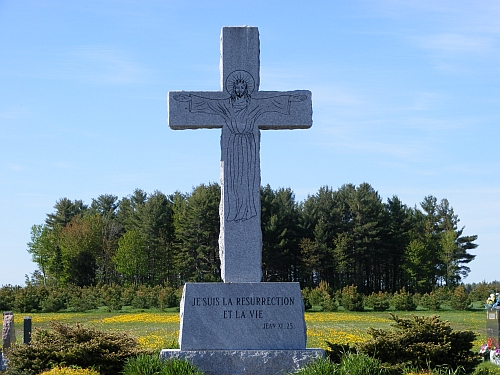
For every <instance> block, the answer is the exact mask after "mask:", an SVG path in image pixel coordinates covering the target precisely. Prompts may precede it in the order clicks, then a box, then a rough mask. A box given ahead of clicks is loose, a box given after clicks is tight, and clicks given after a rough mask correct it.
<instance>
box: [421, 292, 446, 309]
mask: <svg viewBox="0 0 500 375" xmlns="http://www.w3.org/2000/svg"><path fill="white" fill-rule="evenodd" d="M420 304H421V305H422V306H423V307H425V308H426V309H428V310H433V311H436V310H439V307H440V306H441V301H440V300H439V299H438V297H437V296H436V295H435V294H434V293H433V292H430V293H425V294H424V295H423V296H422V298H420Z"/></svg>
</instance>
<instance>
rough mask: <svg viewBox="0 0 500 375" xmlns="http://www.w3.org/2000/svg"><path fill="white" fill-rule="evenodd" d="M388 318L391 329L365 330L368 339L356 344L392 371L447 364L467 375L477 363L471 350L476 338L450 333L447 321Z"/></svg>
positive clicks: (430, 318)
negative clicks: (391, 320)
mask: <svg viewBox="0 0 500 375" xmlns="http://www.w3.org/2000/svg"><path fill="white" fill-rule="evenodd" d="M391 317H392V319H393V320H394V322H395V323H393V324H392V326H393V328H394V329H391V330H383V329H369V330H368V333H369V334H370V335H371V336H372V338H371V339H370V340H368V341H365V342H363V343H360V344H358V346H357V349H358V350H359V351H360V352H362V353H365V354H368V355H370V356H373V357H375V358H377V359H379V360H380V361H382V362H384V363H387V364H388V365H389V366H391V367H392V368H395V369H398V368H399V369H402V368H403V367H404V366H411V367H413V368H418V369H427V368H430V369H436V368H439V366H443V365H447V366H449V367H450V368H451V369H452V370H456V369H458V368H463V369H464V370H465V371H466V372H467V373H469V372H471V371H472V370H473V369H474V368H475V366H476V365H477V364H478V363H479V362H480V357H479V355H478V354H477V353H475V352H473V351H472V350H471V349H472V347H473V341H474V339H475V337H476V335H475V334H474V333H473V332H472V331H453V330H452V328H451V327H450V323H449V322H447V321H440V320H439V317H438V316H435V315H433V316H430V317H425V316H420V317H419V316H412V318H411V319H407V318H399V317H397V316H396V315H393V314H391Z"/></svg>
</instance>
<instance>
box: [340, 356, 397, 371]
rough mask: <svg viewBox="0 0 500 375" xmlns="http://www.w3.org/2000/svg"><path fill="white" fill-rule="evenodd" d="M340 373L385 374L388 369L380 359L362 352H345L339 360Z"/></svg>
mask: <svg viewBox="0 0 500 375" xmlns="http://www.w3.org/2000/svg"><path fill="white" fill-rule="evenodd" d="M339 373H340V374H341V375H385V374H389V372H388V370H387V369H386V368H385V367H383V366H382V364H381V363H380V361H379V360H378V359H376V358H374V357H370V356H368V355H366V354H363V353H347V355H345V356H344V357H343V358H342V360H341V362H340V372H339Z"/></svg>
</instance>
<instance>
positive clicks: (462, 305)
mask: <svg viewBox="0 0 500 375" xmlns="http://www.w3.org/2000/svg"><path fill="white" fill-rule="evenodd" d="M450 299H451V301H450V303H451V308H452V309H453V310H467V307H469V305H470V302H471V301H470V298H469V295H468V294H467V292H466V291H465V288H464V286H463V285H459V286H457V287H456V288H455V290H454V291H453V293H451V296H450Z"/></svg>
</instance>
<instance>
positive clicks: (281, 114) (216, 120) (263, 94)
mask: <svg viewBox="0 0 500 375" xmlns="http://www.w3.org/2000/svg"><path fill="white" fill-rule="evenodd" d="M221 39H222V43H221V64H220V67H221V91H208V92H207V91H205V92H197V91H196V92H187V91H174V92H170V93H169V97H168V118H169V126H170V127H171V128H172V129H200V128H222V136H221V176H220V181H221V190H222V194H221V205H220V238H219V252H220V259H221V276H222V279H223V280H224V282H226V283H227V282H259V281H261V278H262V264H261V263H262V234H261V227H260V152H259V151H260V132H259V129H303V128H309V127H311V125H312V104H311V92H310V91H288V92H276V91H259V80H260V78H259V65H260V64H259V33H258V30H257V28H256V27H224V28H223V29H222V37H221Z"/></svg>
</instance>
